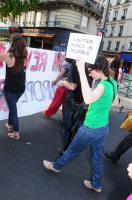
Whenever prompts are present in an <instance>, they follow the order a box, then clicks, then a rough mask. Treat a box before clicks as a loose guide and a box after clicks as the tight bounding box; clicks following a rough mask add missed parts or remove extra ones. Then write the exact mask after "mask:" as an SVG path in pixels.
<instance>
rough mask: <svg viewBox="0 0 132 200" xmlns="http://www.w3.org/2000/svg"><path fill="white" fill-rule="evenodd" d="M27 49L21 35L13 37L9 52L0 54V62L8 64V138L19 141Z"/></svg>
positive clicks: (5, 93)
mask: <svg viewBox="0 0 132 200" xmlns="http://www.w3.org/2000/svg"><path fill="white" fill-rule="evenodd" d="M27 54H28V52H27V49H26V43H25V41H24V39H23V38H22V37H21V36H19V35H14V36H13V37H12V43H11V46H10V48H9V50H8V52H6V53H3V54H0V60H1V61H5V62H6V76H5V84H4V96H5V99H6V103H7V105H8V109H9V117H8V123H6V125H5V126H6V128H7V131H8V137H10V138H12V139H15V140H19V139H20V133H19V121H18V116H17V105H16V104H17V101H18V100H19V98H20V97H21V95H22V94H23V92H24V91H25V62H26V59H27Z"/></svg>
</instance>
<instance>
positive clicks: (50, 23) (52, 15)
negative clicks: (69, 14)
mask: <svg viewBox="0 0 132 200" xmlns="http://www.w3.org/2000/svg"><path fill="white" fill-rule="evenodd" d="M55 17H56V12H55V11H54V10H53V11H50V13H49V19H48V26H51V27H53V26H54V22H55Z"/></svg>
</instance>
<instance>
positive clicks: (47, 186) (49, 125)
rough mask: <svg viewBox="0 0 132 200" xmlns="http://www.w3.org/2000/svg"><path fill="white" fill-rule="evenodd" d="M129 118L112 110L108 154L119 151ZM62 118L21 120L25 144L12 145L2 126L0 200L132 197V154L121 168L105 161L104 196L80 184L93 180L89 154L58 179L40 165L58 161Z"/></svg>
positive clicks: (38, 116) (1, 123)
mask: <svg viewBox="0 0 132 200" xmlns="http://www.w3.org/2000/svg"><path fill="white" fill-rule="evenodd" d="M125 117H126V113H121V114H119V113H118V112H117V111H116V110H112V111H111V114H110V134H109V136H108V137H107V139H106V143H105V150H113V149H114V148H116V146H117V144H118V143H119V141H121V140H122V139H123V138H124V137H125V135H126V134H127V132H125V131H124V130H121V129H120V128H119V126H120V124H121V123H122V121H123V120H124V118H125ZM60 120H61V114H60V112H58V113H57V114H56V115H55V116H54V117H53V118H52V119H44V118H43V117H42V115H41V113H38V114H35V115H32V116H27V117H22V118H20V126H21V132H22V140H21V141H20V142H15V141H12V140H11V139H9V138H8V137H7V133H6V131H5V129H4V124H5V121H0V158H1V162H0V200H74V199H75V200H88V199H89V200H125V199H126V197H127V196H128V195H129V194H130V193H132V181H131V180H130V178H129V177H128V175H127V170H126V168H127V165H128V163H130V162H132V156H131V155H132V149H130V150H129V151H128V152H126V153H125V154H124V155H123V156H122V158H121V159H120V161H119V163H118V164H116V165H115V164H113V163H111V162H110V161H109V160H107V159H106V158H104V162H105V166H104V167H105V174H104V178H103V191H102V193H101V194H97V193H95V192H92V191H89V190H88V189H86V188H85V187H84V186H83V184H82V182H83V179H85V178H88V177H89V172H90V164H89V159H88V157H89V151H86V152H84V153H83V154H81V155H80V156H79V157H78V158H77V159H75V160H74V161H73V162H71V163H70V164H69V166H67V167H65V168H64V169H63V170H62V171H61V173H60V174H58V175H56V174H53V173H50V172H47V171H46V170H45V169H44V168H43V166H42V160H43V159H48V160H54V159H55V158H57V157H58V154H57V151H56V148H57V147H58V146H61V144H62V126H61V125H60Z"/></svg>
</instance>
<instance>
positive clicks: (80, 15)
mask: <svg viewBox="0 0 132 200" xmlns="http://www.w3.org/2000/svg"><path fill="white" fill-rule="evenodd" d="M102 16H103V6H102V3H99V2H98V1H95V0H40V3H39V10H38V11H37V12H34V11H32V12H28V13H26V14H25V15H23V16H21V17H18V18H17V19H16V23H17V24H20V26H21V29H22V32H23V33H22V34H23V36H25V37H26V39H27V43H28V46H31V47H37V48H45V49H53V50H57V51H65V50H66V48H67V42H68V38H69V34H70V33H71V32H76V33H85V34H93V35H97V21H98V20H99V19H101V18H102Z"/></svg>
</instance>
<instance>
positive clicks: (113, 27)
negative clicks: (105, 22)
mask: <svg viewBox="0 0 132 200" xmlns="http://www.w3.org/2000/svg"><path fill="white" fill-rule="evenodd" d="M114 30H115V26H112V27H111V34H110V36H113V35H114Z"/></svg>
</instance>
